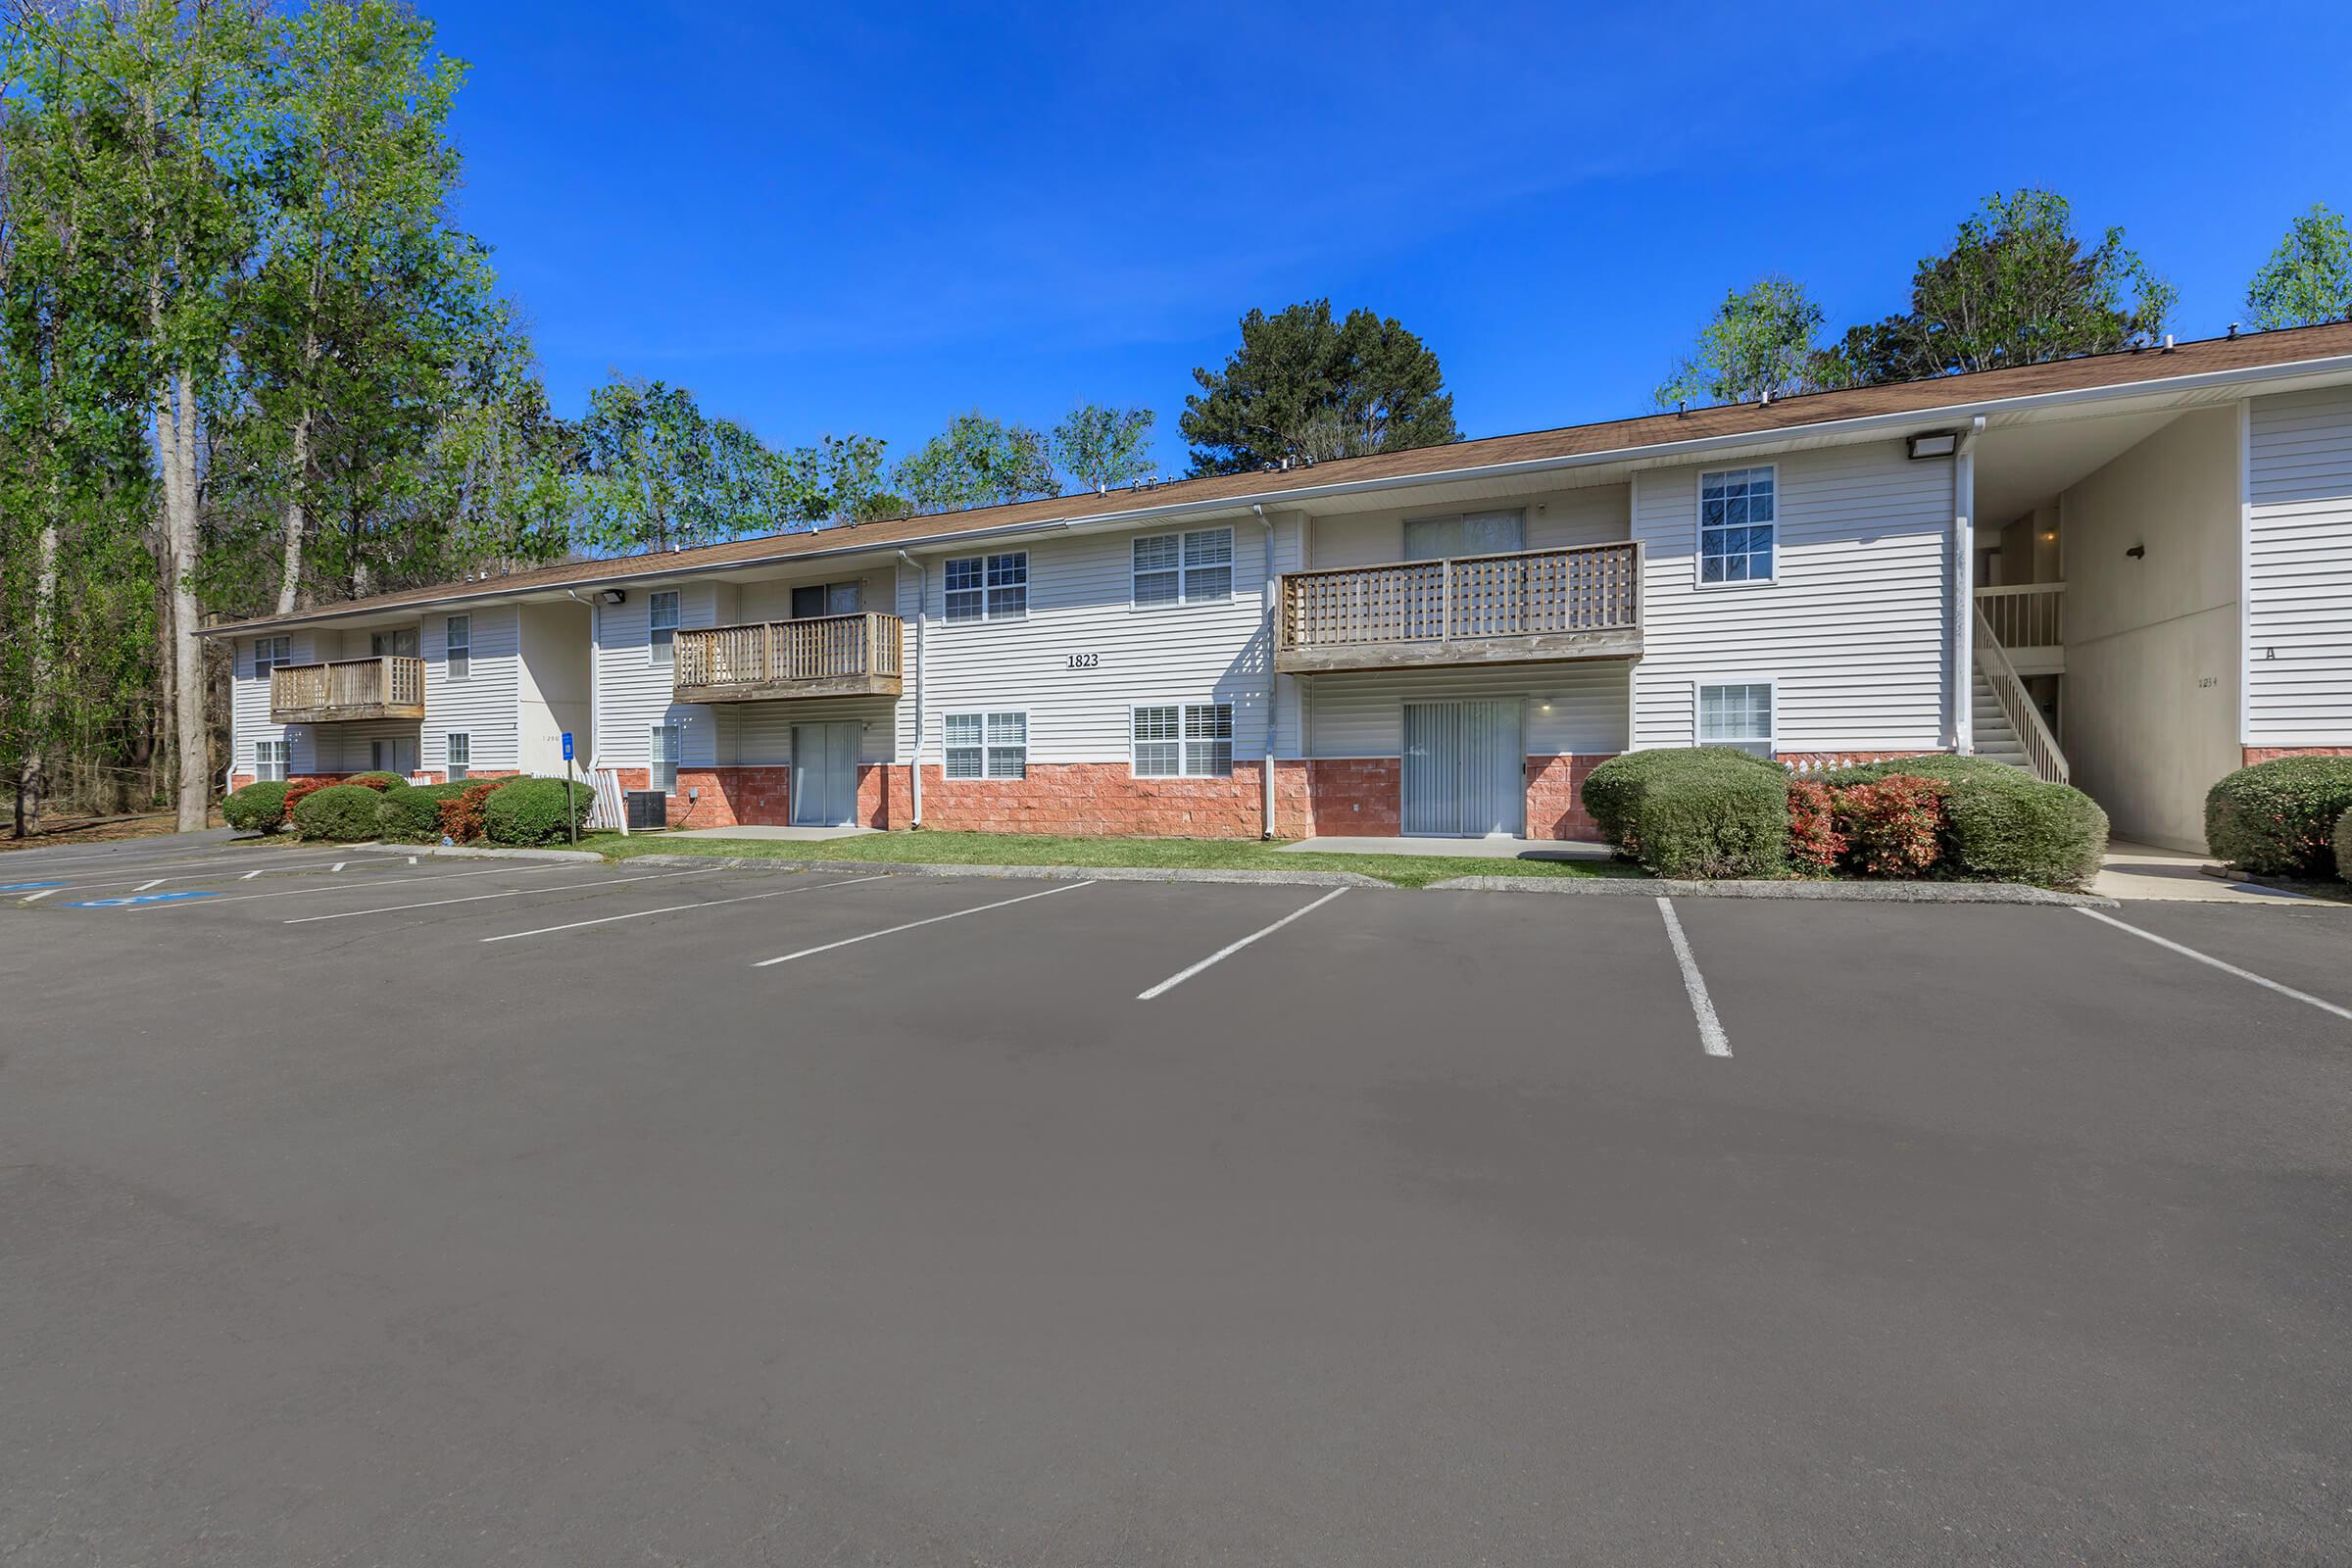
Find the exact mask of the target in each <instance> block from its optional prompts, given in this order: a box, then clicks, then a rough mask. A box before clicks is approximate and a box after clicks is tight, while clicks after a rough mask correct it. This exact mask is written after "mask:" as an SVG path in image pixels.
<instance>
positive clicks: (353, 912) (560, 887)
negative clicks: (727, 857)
mask: <svg viewBox="0 0 2352 1568" xmlns="http://www.w3.org/2000/svg"><path fill="white" fill-rule="evenodd" d="M550 869H553V870H564V871H569V870H576V869H578V867H576V866H554V867H550ZM727 869H728V867H726V866H723V865H713V866H710V867H708V868H706V869H703V870H698V871H662V872H657V873H653V874H650V875H646V876H613V877H606V878H605V879H604V880H602V881H597V882H559V883H557V884H555V885H554V886H553V887H537V888H509V889H508V890H507V891H506V892H504V893H475V894H471V895H468V896H467V897H466V898H462V899H426V900H424V901H423V902H422V903H418V904H388V905H385V906H384V907H381V908H377V909H338V910H336V911H335V912H334V913H333V914H305V915H300V916H298V917H296V918H294V919H292V920H288V921H286V922H284V923H285V924H287V925H312V924H315V923H316V922H318V921H320V920H356V919H358V918H359V917H360V916H361V915H363V914H398V913H400V912H401V911H402V910H404V909H437V908H439V907H442V906H443V905H445V904H480V903H483V902H484V901H486V900H489V899H519V898H521V897H522V896H523V895H524V894H526V893H568V892H570V891H571V890H572V889H574V888H616V887H619V886H620V885H621V884H622V883H624V882H666V881H668V880H669V879H670V878H671V877H679V876H709V875H711V872H713V871H724V870H727ZM461 874H463V875H467V876H485V875H488V874H489V873H487V872H482V871H470V872H464V873H461ZM424 880H426V881H431V880H432V878H429V877H427V878H425V879H424Z"/></svg>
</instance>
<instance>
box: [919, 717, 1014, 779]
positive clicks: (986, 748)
mask: <svg viewBox="0 0 2352 1568" xmlns="http://www.w3.org/2000/svg"><path fill="white" fill-rule="evenodd" d="M941 739H942V741H943V742H944V743H945V746H946V751H947V776H948V777H949V778H1027V777H1028V776H1029V715H1028V714H1027V713H1023V712H1018V711H1013V712H999V713H950V714H948V715H946V717H945V718H944V719H943V720H942V732H941Z"/></svg>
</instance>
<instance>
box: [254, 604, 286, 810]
mask: <svg viewBox="0 0 2352 1568" xmlns="http://www.w3.org/2000/svg"><path fill="white" fill-rule="evenodd" d="M265 640H266V639H265ZM278 640H279V641H280V642H283V641H284V640H285V639H283V638H282V637H281V638H279V639H278ZM253 776H254V777H255V778H257V779H276V780H278V781H279V782H280V783H282V782H284V780H285V776H286V743H285V742H284V741H255V742H254V743H253Z"/></svg>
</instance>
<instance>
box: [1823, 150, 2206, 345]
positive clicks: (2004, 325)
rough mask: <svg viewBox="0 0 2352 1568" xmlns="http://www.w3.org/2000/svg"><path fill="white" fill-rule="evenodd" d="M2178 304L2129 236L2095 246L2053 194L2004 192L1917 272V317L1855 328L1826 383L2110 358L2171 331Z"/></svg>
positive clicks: (2114, 232)
mask: <svg viewBox="0 0 2352 1568" xmlns="http://www.w3.org/2000/svg"><path fill="white" fill-rule="evenodd" d="M2179 298H2180V296H2179V291H2178V290H2176V289H2175V288H2174V287H2173V286H2172V284H2170V283H2169V282H2167V281H2165V279H2164V278H2162V277H2161V276H2159V275H2158V274H2157V273H2156V272H2155V271H2154V270H2151V269H2150V268H2149V267H2148V265H2147V263H2146V262H2145V261H2144V260H2142V258H2141V257H2140V255H2139V253H2138V252H2137V251H2135V250H2132V249H2131V247H2130V246H2129V245H2127V244H2126V243H2125V241H2124V231H2123V229H2121V228H2120V227H2118V228H2109V229H2108V230H2106V232H2105V233H2104V234H2102V235H2101V236H2100V238H2099V242H2098V243H2097V244H2096V245H2086V244H2085V243H2084V242H2083V241H2082V238H2081V237H2079V236H2078V235H2077V234H2076V233H2075V228H2074V212H2073V209H2072V208H2071V207H2070V206H2069V205H2068V204H2067V201H2066V198H2065V197H2063V196H2060V195H2059V194H2058V193H2056V192H2055V191H2047V190H2020V191H2016V192H2014V193H1996V194H1994V195H1991V196H1988V197H1986V198H1985V203H1984V205H1983V206H1982V207H1981V208H1980V209H1979V210H1978V211H1977V212H1974V213H1972V214H1970V215H1969V216H1968V217H1967V218H1966V219H1965V220H1963V221H1961V224H1960V228H1959V231H1958V233H1957V234H1955V235H1954V237H1953V240H1952V245H1951V248H1950V249H1949V250H1947V251H1945V252H1944V253H1942V254H1941V255H1938V256H1930V257H1927V258H1924V259H1923V260H1922V261H1921V262H1920V263H1919V266H1918V267H1917V268H1916V269H1915V270H1914V271H1913V273H1912V278H1911V309H1910V310H1909V311H1907V312H1905V313H1903V314H1901V315H1898V316H1891V317H1888V318H1887V319H1884V320H1881V321H1877V322H1873V323H1870V324H1868V325H1864V326H1857V327H1854V328H1852V329H1851V330H1849V331H1848V332H1847V333H1846V334H1845V337H1844V338H1843V339H1842V340H1841V341H1840V342H1839V343H1838V346H1837V347H1836V349H1835V350H1833V351H1832V353H1831V354H1830V355H1829V356H1828V357H1827V358H1826V359H1825V360H1824V362H1823V364H1822V366H1821V368H1820V373H1819V377H1818V378H1819V379H1821V380H1823V381H1825V382H1829V383H1832V384H1842V385H1873V384H1877V383H1881V382H1887V381H1911V380H1918V379H1921V378H1923V377H1926V376H1932V375H1950V374H1956V373H1959V372H1962V371H1969V370H1992V369H1999V368H2004V367H2009V366H2019V365H2040V364H2043V363H2046V362H2048V361H2051V360H2063V359H2071V358H2074V357H2075V356H2077V355H2082V354H2111V353H2114V352H2116V351H2117V350H2119V349H2123V348H2126V347H2128V346H2129V345H2130V344H2131V341H2132V340H2133V339H2134V338H2139V337H2154V336H2155V335H2157V334H2158V333H2160V332H2162V331H2163V330H2164V324H2165V322H2166V320H2167V319H2169V318H2170V317H2171V315H2172V312H2173V308H2174V306H2175V305H2176V304H2177V303H2178V302H2179Z"/></svg>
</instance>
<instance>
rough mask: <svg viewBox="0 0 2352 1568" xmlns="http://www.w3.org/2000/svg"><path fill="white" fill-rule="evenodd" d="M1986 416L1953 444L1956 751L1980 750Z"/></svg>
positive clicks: (1974, 421)
mask: <svg viewBox="0 0 2352 1568" xmlns="http://www.w3.org/2000/svg"><path fill="white" fill-rule="evenodd" d="M1984 433H1985V416H1983V415H1982V414H1980V415H1978V416H1977V417H1975V418H1974V419H1972V420H1970V421H1969V426H1968V428H1967V430H1965V431H1963V432H1962V433H1961V436H1960V442H1959V445H1957V446H1955V447H1954V448H1953V449H1952V750H1953V752H1955V753H1956V754H1958V755H1959V756H1962V757H1968V756H1972V755H1974V753H1975V752H1976V749H1977V710H1976V678H1977V667H1976V658H1977V648H1976V644H1977V580H1976V579H1977V515H1976V514H1977V456H1976V446H1977V437H1979V436H1981V435H1983V434H1984Z"/></svg>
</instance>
